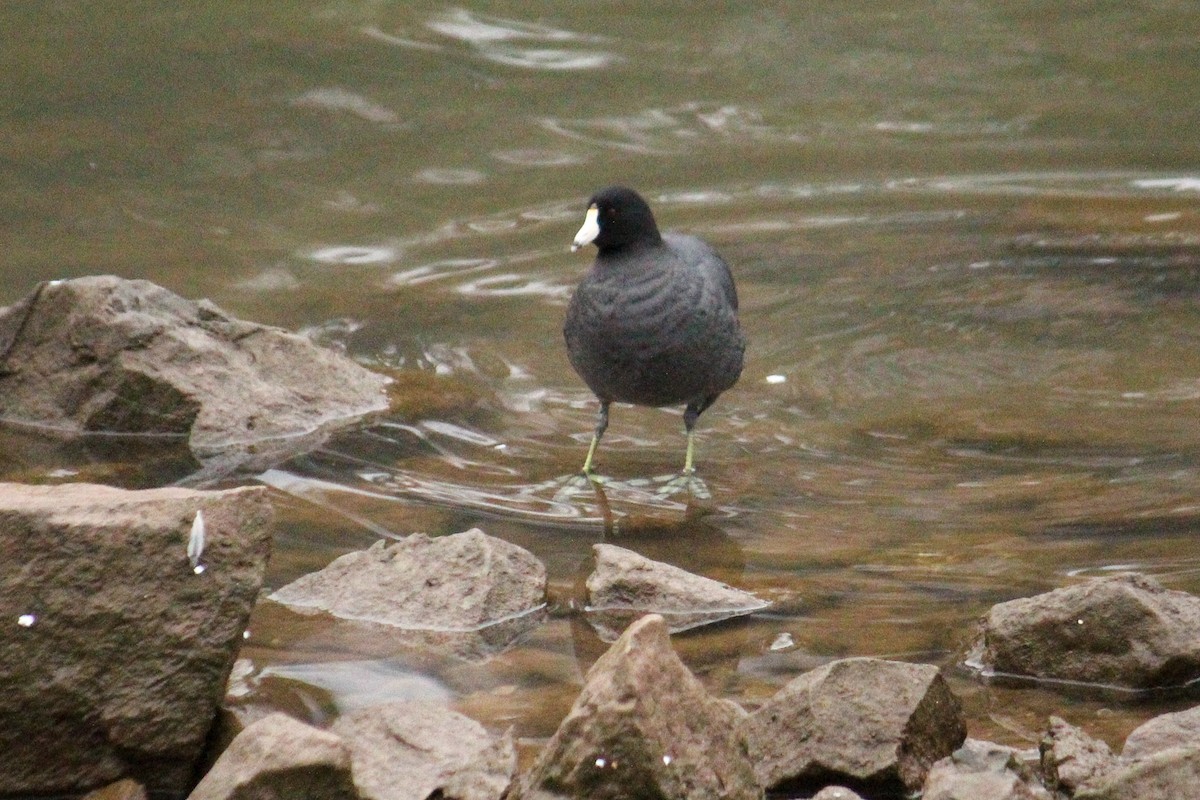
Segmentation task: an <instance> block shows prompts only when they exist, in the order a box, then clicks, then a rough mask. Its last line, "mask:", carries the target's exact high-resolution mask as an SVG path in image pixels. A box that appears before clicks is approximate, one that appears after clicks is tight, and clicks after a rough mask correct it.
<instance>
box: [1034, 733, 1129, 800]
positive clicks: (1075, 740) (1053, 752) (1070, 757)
mask: <svg viewBox="0 0 1200 800" xmlns="http://www.w3.org/2000/svg"><path fill="white" fill-rule="evenodd" d="M1040 749H1041V765H1042V776H1043V779H1044V780H1045V783H1046V785H1047V786H1049V787H1050V788H1051V789H1058V790H1061V791H1064V792H1066V793H1068V794H1073V793H1074V792H1075V791H1076V790H1077V789H1079V788H1080V787H1081V786H1083V785H1084V784H1086V783H1089V782H1091V781H1095V780H1097V779H1099V778H1100V777H1101V776H1103V775H1104V774H1105V773H1106V772H1108V771H1109V770H1110V769H1112V768H1113V766H1114V765H1115V763H1116V756H1115V755H1113V752H1112V751H1111V750H1110V749H1109V748H1108V745H1107V744H1105V743H1104V742H1102V741H1100V740H1099V739H1093V738H1092V737H1091V736H1088V735H1087V734H1086V733H1084V732H1083V731H1082V730H1080V729H1079V728H1077V727H1075V726H1074V725H1071V724H1070V723H1068V722H1066V721H1065V720H1063V719H1060V718H1059V717H1051V718H1050V728H1049V730H1048V731H1047V732H1046V735H1045V736H1044V737H1042V742H1041V747H1040Z"/></svg>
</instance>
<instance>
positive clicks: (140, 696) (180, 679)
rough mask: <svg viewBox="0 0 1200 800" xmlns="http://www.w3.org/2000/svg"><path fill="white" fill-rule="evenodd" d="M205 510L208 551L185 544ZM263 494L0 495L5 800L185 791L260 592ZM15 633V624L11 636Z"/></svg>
mask: <svg viewBox="0 0 1200 800" xmlns="http://www.w3.org/2000/svg"><path fill="white" fill-rule="evenodd" d="M198 511H202V512H203V519H204V520H205V529H206V537H205V538H206V540H207V546H206V547H205V548H204V550H203V552H202V553H201V554H200V559H199V563H200V565H201V566H203V567H204V570H203V571H202V572H200V573H199V574H197V573H196V572H195V571H194V569H193V565H192V564H191V562H190V561H189V558H188V554H187V551H188V543H189V538H190V536H191V531H192V529H193V523H194V520H195V518H196V514H197V512H198ZM270 527H271V506H270V503H269V502H268V500H267V497H266V492H265V490H263V489H261V488H253V489H236V490H231V491H224V492H197V491H192V490H189V489H152V490H147V491H138V492H131V491H124V490H121V489H113V488H111V487H107V486H93V485H88V484H67V485H62V486H23V485H19V484H0V552H3V553H5V557H4V558H2V559H0V608H3V609H6V616H7V615H11V616H7V618H6V620H5V624H6V625H8V626H9V628H8V629H7V631H6V633H5V636H4V646H3V647H0V686H4V687H5V689H4V691H3V692H0V719H3V720H4V725H3V726H0V753H3V754H4V766H3V768H2V769H0V794H34V793H37V792H44V793H51V792H57V791H63V792H66V791H73V790H88V789H92V788H96V787H99V786H103V785H104V784H106V783H109V782H111V781H114V780H116V779H118V778H121V777H125V776H129V777H133V778H136V779H138V780H140V781H141V782H142V783H144V784H145V785H146V787H147V789H148V790H149V791H150V792H151V793H152V794H153V793H156V792H158V793H163V794H171V793H182V792H183V791H186V786H187V784H188V781H189V779H190V772H191V769H192V765H193V762H195V761H196V760H197V758H198V757H199V756H200V753H201V749H202V748H203V746H204V741H205V736H206V735H207V733H208V729H209V725H210V724H211V722H212V720H213V716H214V714H215V711H216V705H217V703H218V702H219V701H220V699H221V696H222V692H223V691H224V687H225V680H226V677H227V676H228V674H229V670H230V668H231V666H232V665H233V661H234V657H235V656H236V654H237V649H238V646H239V645H240V644H241V641H242V631H243V630H244V629H245V626H246V621H247V619H248V617H249V615H250V611H251V609H252V608H253V606H254V601H255V598H256V596H257V593H258V590H259V587H260V586H261V584H262V578H263V572H264V570H265V568H266V562H267V556H268V552H269V548H270V534H271V531H270ZM14 623H15V624H14Z"/></svg>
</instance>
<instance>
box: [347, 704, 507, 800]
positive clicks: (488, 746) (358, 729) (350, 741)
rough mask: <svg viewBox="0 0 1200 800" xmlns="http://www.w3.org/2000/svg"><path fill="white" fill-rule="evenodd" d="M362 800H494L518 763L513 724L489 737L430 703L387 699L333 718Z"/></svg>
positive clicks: (476, 725) (473, 723)
mask: <svg viewBox="0 0 1200 800" xmlns="http://www.w3.org/2000/svg"><path fill="white" fill-rule="evenodd" d="M332 730H333V732H334V733H336V734H338V735H339V736H341V737H342V739H343V740H344V741H345V742H346V744H347V746H348V747H349V748H350V760H351V764H352V765H353V771H354V784H355V786H356V787H357V788H358V794H359V797H361V798H362V800H426V798H428V797H439V798H444V800H499V798H500V797H501V796H502V795H503V794H504V792H505V791H506V790H507V789H508V787H509V784H510V783H512V779H513V775H514V774H515V773H516V770H517V750H516V745H515V744H514V742H513V737H512V733H511V731H510V732H509V733H507V734H505V735H504V736H501V737H498V738H497V737H494V736H492V735H491V734H489V733H488V732H487V731H486V730H484V728H483V726H482V725H480V724H479V723H478V722H476V721H475V720H473V719H469V718H468V717H464V716H463V715H462V714H459V713H457V712H455V711H451V710H450V709H447V708H445V707H443V706H440V705H437V704H435V703H420V702H416V703H405V702H399V703H387V704H384V705H377V706H370V707H368V708H364V709H360V710H358V711H355V712H353V713H351V714H348V715H346V716H344V717H339V718H338V720H337V721H336V722H335V723H334V724H333V729H332Z"/></svg>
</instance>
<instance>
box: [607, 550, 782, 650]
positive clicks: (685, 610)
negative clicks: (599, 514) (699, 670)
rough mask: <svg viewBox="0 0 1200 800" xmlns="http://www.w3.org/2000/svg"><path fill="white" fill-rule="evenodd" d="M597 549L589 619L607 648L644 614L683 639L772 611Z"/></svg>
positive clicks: (669, 570) (654, 564)
mask: <svg viewBox="0 0 1200 800" xmlns="http://www.w3.org/2000/svg"><path fill="white" fill-rule="evenodd" d="M592 549H593V550H594V551H595V553H596V568H595V570H593V571H592V574H591V575H589V576H588V579H587V591H588V608H587V618H588V622H589V623H590V624H591V625H592V628H593V629H595V631H596V633H597V634H598V635H599V636H600V638H601V639H603V640H604V641H607V642H611V641H614V640H615V639H616V638H617V637H618V636H619V635H620V634H621V631H623V630H625V628H626V627H627V626H628V625H629V624H630V623H631V622H632V621H633V620H635V619H637V618H638V617H640V616H642V615H644V614H659V615H661V616H662V617H663V619H665V620H666V622H667V626H668V628H669V629H670V631H671V632H672V633H679V632H680V631H685V630H688V629H690V628H695V627H698V626H700V625H707V624H709V623H712V622H718V621H720V620H724V619H729V618H731V617H737V616H741V615H742V614H750V613H752V612H755V611H759V610H761V609H763V608H766V607H767V606H768V605H770V603H767V602H766V601H763V600H759V599H758V598H757V597H755V596H754V595H752V594H750V593H749V592H744V591H742V590H741V589H735V588H734V587H732V586H729V585H727V584H724V583H721V582H720V581H714V580H713V579H711V578H706V577H704V576H702V575H696V574H694V573H691V572H688V571H687V570H684V569H680V568H679V567H676V566H674V565H672V564H666V563H663V562H661V561H654V560H652V559H649V558H646V557H645V556H642V555H640V554H638V553H635V552H634V551H632V550H626V549H625V548H623V547H617V546H615V545H611V544H596V545H593V546H592Z"/></svg>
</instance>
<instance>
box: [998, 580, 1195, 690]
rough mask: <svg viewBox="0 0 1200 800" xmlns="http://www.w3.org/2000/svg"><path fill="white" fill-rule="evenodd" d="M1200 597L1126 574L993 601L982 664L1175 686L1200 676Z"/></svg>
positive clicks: (1081, 678) (1053, 674) (1083, 678)
mask: <svg viewBox="0 0 1200 800" xmlns="http://www.w3.org/2000/svg"><path fill="white" fill-rule="evenodd" d="M1197 630H1200V598H1197V597H1195V596H1193V595H1190V594H1187V593H1186V592H1176V591H1170V590H1168V589H1165V588H1163V586H1162V585H1161V584H1160V583H1158V581H1156V580H1154V579H1153V578H1149V577H1146V576H1144V575H1135V574H1125V575H1115V576H1112V577H1106V578H1097V579H1095V580H1091V581H1088V582H1086V583H1081V584H1078V585H1075V586H1069V587H1067V588H1064V589H1056V590H1054V591H1052V592H1047V593H1045V594H1040V595H1037V596H1035V597H1029V598H1024V599H1020V600H1011V601H1009V602H1007V603H1000V604H998V605H996V606H993V607H992V609H991V611H989V612H988V614H987V616H986V617H985V618H984V621H983V641H982V647H981V650H982V657H981V658H982V662H983V665H984V667H985V668H987V669H990V670H994V671H995V672H998V673H1007V674H1014V675H1027V676H1032V677H1037V678H1054V679H1061V680H1072V681H1084V682H1089V683H1100V684H1112V685H1117V686H1124V687H1130V688H1137V689H1146V688H1152V687H1160V686H1176V685H1180V684H1183V683H1186V682H1188V681H1190V680H1192V679H1195V678H1198V677H1200V637H1198V636H1196V631H1197Z"/></svg>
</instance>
